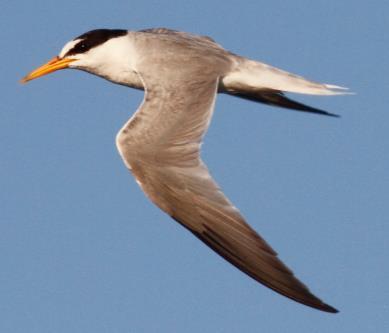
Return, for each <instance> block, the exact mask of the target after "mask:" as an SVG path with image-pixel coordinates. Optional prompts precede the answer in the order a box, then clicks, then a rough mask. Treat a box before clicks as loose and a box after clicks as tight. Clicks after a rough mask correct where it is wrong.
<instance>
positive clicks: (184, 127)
mask: <svg viewBox="0 0 389 333" xmlns="http://www.w3.org/2000/svg"><path fill="white" fill-rule="evenodd" d="M142 80H143V82H144V86H145V91H146V93H145V97H144V101H143V104H142V105H141V106H140V108H139V109H138V111H137V112H136V113H135V115H134V116H133V117H132V118H131V119H130V120H129V121H128V122H127V124H126V125H125V126H124V127H123V128H122V129H121V131H120V132H119V134H118V137H117V146H118V149H119V152H120V154H121V156H122V158H123V160H124V162H125V164H126V165H127V167H128V168H129V169H130V170H131V171H132V173H133V174H134V176H135V177H136V180H137V182H138V184H139V185H140V186H141V188H142V189H143V191H144V192H145V193H146V195H147V196H148V197H149V198H150V199H151V200H152V201H153V202H154V203H155V204H156V205H157V206H158V207H160V208H161V209H162V210H164V211H165V212H166V213H168V214H169V215H170V216H171V217H172V218H174V219H175V220H176V221H177V222H179V223H180V224H181V225H183V226H184V227H185V228H187V229H188V230H190V231H191V232H192V233H193V234H194V235H196V236H197V237H198V238H199V239H200V240H202V241H203V242H204V243H205V244H207V245H208V246H209V247H211V248H212V249H213V250H214V251H216V252H217V253H218V254H220V255H221V256H222V257H223V258H225V259H226V260H228V261H229V262H230V263H232V264H233V265H235V266H236V267H237V268H239V269H240V270H242V271H243V272H245V273H246V274H248V275H249V276H251V277H252V278H253V279H255V280H257V281H258V282H261V283H263V284H264V285H266V286H268V287H269V288H271V289H273V290H275V291H276V292H278V293H280V294H282V295H284V296H287V297H289V298H291V299H293V300H295V301H297V302H300V303H303V304H305V305H308V306H311V307H313V308H317V309H319V310H323V311H327V312H337V310H336V309H334V308H333V307H331V306H329V305H327V304H325V303H323V302H322V301H321V300H320V299H319V298H317V297H316V296H314V295H313V294H312V293H311V292H310V291H309V289H308V288H307V287H306V286H305V285H304V284H303V283H301V282H300V281H299V280H298V279H297V278H296V277H295V276H294V275H293V273H292V271H291V270H289V269H288V268H287V267H286V266H285V265H284V264H283V263H282V262H281V261H280V260H279V259H278V257H277V253H276V252H275V251H274V250H273V249H272V248H271V247H270V246H269V245H268V244H267V243H266V242H265V241H264V240H263V239H262V238H261V236H259V235H258V234H257V233H256V232H255V231H254V230H253V229H252V228H251V227H250V226H249V225H248V224H247V223H246V222H245V220H244V218H243V217H242V215H241V214H240V213H239V211H238V209H237V208H236V207H234V205H233V204H232V203H231V202H230V201H229V200H228V199H227V198H226V196H225V195H224V194H223V192H222V191H221V189H220V188H219V186H218V185H217V184H216V182H215V181H214V180H213V179H212V177H211V175H210V173H209V172H208V169H207V167H206V166H205V164H204V163H203V162H202V160H201V159H200V156H199V154H200V145H201V141H202V137H203V135H204V133H205V132H206V130H207V127H208V124H209V122H210V119H211V116H212V112H213V108H214V103H215V99H216V94H217V89H218V80H219V79H218V77H217V76H216V75H212V73H207V75H200V76H197V77H196V76H195V75H192V76H190V78H188V77H187V75H183V76H180V77H174V78H169V79H164V80H163V82H155V77H152V79H151V78H148V77H147V75H143V76H142ZM157 81H158V80H157Z"/></svg>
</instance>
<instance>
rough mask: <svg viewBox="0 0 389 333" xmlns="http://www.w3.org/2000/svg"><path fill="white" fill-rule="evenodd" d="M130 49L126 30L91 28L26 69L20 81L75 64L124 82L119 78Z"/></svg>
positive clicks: (127, 67) (126, 69)
mask: <svg viewBox="0 0 389 333" xmlns="http://www.w3.org/2000/svg"><path fill="white" fill-rule="evenodd" d="M132 53H133V52H132V49H131V43H130V42H129V40H128V31H127V30H110V29H98V30H92V31H89V32H87V33H85V34H82V35H81V36H78V37H76V38H74V39H73V40H71V41H69V42H68V43H66V44H65V46H64V47H63V48H62V51H61V52H60V53H59V55H58V56H56V57H54V58H53V59H51V60H50V61H49V62H47V63H46V64H44V65H42V66H40V67H38V68H37V69H35V70H34V71H32V72H31V73H29V74H28V75H27V76H25V77H24V78H23V79H22V80H21V82H23V83H25V82H27V81H31V80H33V79H36V78H38V77H41V76H43V75H46V74H49V73H52V72H54V71H57V70H59V69H64V68H76V69H81V70H84V71H87V72H90V73H92V74H96V75H99V76H101V77H104V78H106V79H108V80H110V81H114V82H117V83H124V84H125V82H122V81H123V77H124V76H125V73H126V72H129V71H131V66H130V65H131V56H132Z"/></svg>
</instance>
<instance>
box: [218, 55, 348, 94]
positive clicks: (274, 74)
mask: <svg viewBox="0 0 389 333" xmlns="http://www.w3.org/2000/svg"><path fill="white" fill-rule="evenodd" d="M222 83H223V85H224V86H225V87H226V89H227V90H234V89H236V88H240V89H241V88H242V87H245V86H247V88H248V89H274V90H279V91H286V92H293V93H299V94H312V95H343V94H348V92H345V91H344V90H347V88H343V87H339V86H336V85H331V84H324V83H317V82H314V81H310V80H307V79H305V78H303V77H301V76H298V75H295V74H292V73H289V72H286V71H283V70H281V69H278V68H275V67H272V66H269V65H267V64H263V63H261V62H258V61H254V60H248V59H244V60H242V61H241V62H239V63H237V66H236V69H235V70H234V71H232V72H231V73H230V74H228V75H226V76H225V77H224V78H223V79H222Z"/></svg>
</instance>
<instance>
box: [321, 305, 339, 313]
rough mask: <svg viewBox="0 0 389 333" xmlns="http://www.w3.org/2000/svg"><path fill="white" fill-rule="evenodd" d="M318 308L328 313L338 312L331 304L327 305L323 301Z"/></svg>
mask: <svg viewBox="0 0 389 333" xmlns="http://www.w3.org/2000/svg"><path fill="white" fill-rule="evenodd" d="M319 310H322V311H324V312H329V313H338V312H339V310H338V309H335V308H334V307H332V306H331V305H328V304H325V303H323V306H322V307H320V308H319Z"/></svg>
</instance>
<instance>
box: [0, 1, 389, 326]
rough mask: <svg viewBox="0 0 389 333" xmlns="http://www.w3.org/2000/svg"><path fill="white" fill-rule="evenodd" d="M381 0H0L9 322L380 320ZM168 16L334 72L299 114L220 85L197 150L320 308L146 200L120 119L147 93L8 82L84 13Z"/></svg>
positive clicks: (0, 250) (92, 80) (129, 18)
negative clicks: (310, 109)
mask: <svg viewBox="0 0 389 333" xmlns="http://www.w3.org/2000/svg"><path fill="white" fill-rule="evenodd" d="M388 11H389V3H388V2H385V1H373V2H366V1H342V2H337V3H335V2H333V3H332V2H331V3H330V2H328V1H314V2H312V1H309V0H305V1H293V2H292V1H290V2H286V1H271V2H266V3H265V2H254V1H250V2H244V1H230V2H228V3H226V1H203V0H199V1H192V2H185V4H183V3H182V2H181V1H169V2H162V1H153V0H149V1H146V2H137V1H132V2H130V1H115V2H113V1H111V2H106V3H98V2H96V1H71V0H68V1H62V2H58V1H57V2H53V1H47V0H45V1H34V2H32V1H19V2H17V4H15V3H13V2H10V1H8V2H7V3H3V4H2V5H1V12H0V18H1V19H0V37H1V41H2V46H1V53H0V56H1V63H2V71H1V72H2V75H1V76H0V80H1V87H2V91H3V92H2V98H1V100H2V107H1V111H0V154H1V159H0V205H1V210H0V267H1V269H0V331H1V332H14V333H18V332H39V333H46V332H57V333H58V332H60V333H61V332H73V333H78V332H94V333H100V332H136V333H138V332H259V331H260V332H299V333H301V332H355V331H359V332H364V333H367V332H384V331H385V330H389V305H388V300H387V298H388V295H389V288H388V283H387V281H389V268H388V252H389V246H388V241H387V238H388V235H389V224H388V221H389V218H388V216H389V204H388V201H389V200H388V195H389V190H388V187H389V176H388V167H389V157H388V150H389V131H388V123H389V111H388V105H389V97H388V96H389V95H388V88H389V81H388V76H389V75H388V74H389V70H388V68H389V66H388V51H389V49H388V45H389V37H388V34H387V31H388V28H389V23H388V20H387V13H388ZM159 26H165V27H170V28H175V29H179V30H184V31H190V32H194V33H199V34H208V35H210V36H212V37H213V38H215V39H216V40H217V41H218V42H219V43H221V44H222V45H223V46H224V47H225V48H227V49H230V50H232V51H234V52H236V53H239V54H242V55H245V56H247V57H250V58H253V59H258V60H262V61H264V62H267V63H270V64H272V65H274V66H278V67H280V68H283V69H286V70H289V71H291V72H295V73H297V74H301V75H304V76H306V77H308V78H311V79H314V80H318V81H322V82H328V83H334V84H339V85H344V86H348V87H350V88H351V89H352V90H353V91H355V92H356V95H353V96H344V97H338V96H337V97H306V96H297V95H296V96H293V97H295V98H296V99H298V100H299V101H302V102H306V103H309V104H311V105H313V106H317V107H321V108H323V109H325V110H328V111H331V112H335V113H338V114H340V115H341V116H342V117H341V118H340V119H333V118H330V117H320V116H314V115H306V114H301V113H297V112H291V111H284V110H280V109H276V108H271V107H268V106H264V105H260V104H256V103H251V102H247V101H243V100H239V99H234V98H232V97H228V96H220V97H219V98H218V102H217V107H216V112H215V116H214V119H213V122H212V125H211V128H210V130H209V132H208V135H207V136H206V140H205V145H204V146H203V147H204V150H203V157H204V160H205V161H206V163H207V164H208V166H209V168H210V169H211V171H212V174H213V175H214V177H215V179H216V180H217V181H218V183H219V184H220V185H221V186H222V188H223V189H224V191H225V193H226V194H227V195H228V196H229V198H230V199H231V200H232V201H233V202H234V203H235V204H236V206H237V207H239V208H240V210H241V212H242V213H243V215H244V216H245V217H246V218H247V220H248V222H249V223H250V224H251V225H252V226H253V227H254V228H255V229H256V230H257V231H258V232H259V233H260V234H261V235H263V236H264V237H265V238H266V239H267V240H268V242H269V243H270V244H271V245H272V246H273V247H274V248H275V249H276V250H277V251H278V252H279V254H280V257H281V259H282V260H283V261H284V262H285V263H287V265H288V266H290V267H291V268H293V270H294V272H295V273H296V274H297V276H298V277H299V278H300V279H301V280H303V281H304V282H305V283H306V284H308V285H309V286H310V288H311V290H312V291H313V292H314V293H315V294H317V295H318V296H319V297H321V298H322V299H323V300H325V301H326V302H328V303H329V304H331V305H333V306H335V307H337V308H338V309H339V310H340V311H341V312H340V313H339V314H337V315H329V314H326V313H322V312H319V311H315V310H312V309H310V308H307V307H304V306H302V305H299V304H297V303H295V302H292V301H290V300H288V299H286V298H283V297H281V296H279V295H278V294H275V293H274V292H272V291H270V290H268V289H266V288H265V287H263V286H261V285H260V284H258V283H256V282H255V281H253V280H251V279H250V278H248V277H246V276H245V275H244V274H243V273H241V272H240V271H238V270H237V269H235V268H234V267H232V266H231V265H229V264H228V263H226V262H225V261H223V260H222V259H221V258H220V257H218V256H217V255H216V254H214V253H213V252H212V251H211V250H209V249H208V248H207V247H205V246H204V245H203V244H202V243H200V242H199V241H198V240H197V239H195V238H194V237H193V236H192V235H191V234H190V233H188V232H187V231H186V230H184V229H183V228H182V227H180V226H179V225H177V224H176V223H175V222H174V221H172V220H171V219H170V218H169V217H168V216H166V215H165V214H164V213H162V212H161V211H159V210H158V209H157V208H156V207H154V206H153V205H152V204H151V203H150V202H149V201H148V200H147V199H146V198H145V196H144V195H143V193H142V192H141V191H140V189H139V188H138V186H137V184H136V183H135V182H134V180H133V178H132V176H131V175H130V174H129V173H128V171H127V170H126V168H125V167H124V165H123V163H122V161H121V159H120V157H119V155H118V153H117V151H116V147H115V144H114V138H115V135H116V132H117V130H118V129H119V128H120V127H121V126H122V124H123V123H124V122H125V121H126V119H127V118H128V117H129V116H130V115H131V114H132V112H133V111H134V110H135V109H136V108H137V105H138V104H139V103H140V101H141V99H142V93H141V92H138V91H132V90H130V89H127V88H125V87H121V86H115V85H112V84H110V83H108V82H106V81H104V80H101V79H99V78H97V77H93V76H91V75H88V74H85V73H81V72H77V71H70V70H69V71H62V72H58V73H54V74H52V75H50V76H47V77H44V78H41V79H39V80H36V81H34V82H31V83H30V84H28V85H24V86H22V85H20V84H19V83H18V80H19V79H20V78H21V77H22V76H24V75H25V74H26V73H27V72H29V71H30V70H32V69H34V68H35V67H36V66H37V65H40V64H42V63H43V62H45V61H46V60H48V59H50V58H51V57H52V56H54V55H56V54H57V53H58V52H59V50H60V49H61V48H62V46H63V45H64V44H65V42H67V41H68V40H70V39H72V38H73V37H75V36H77V35H79V34H81V33H83V32H85V31H88V30H90V29H93V28H102V27H106V28H128V29H134V30H136V29H141V28H147V27H159Z"/></svg>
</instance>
